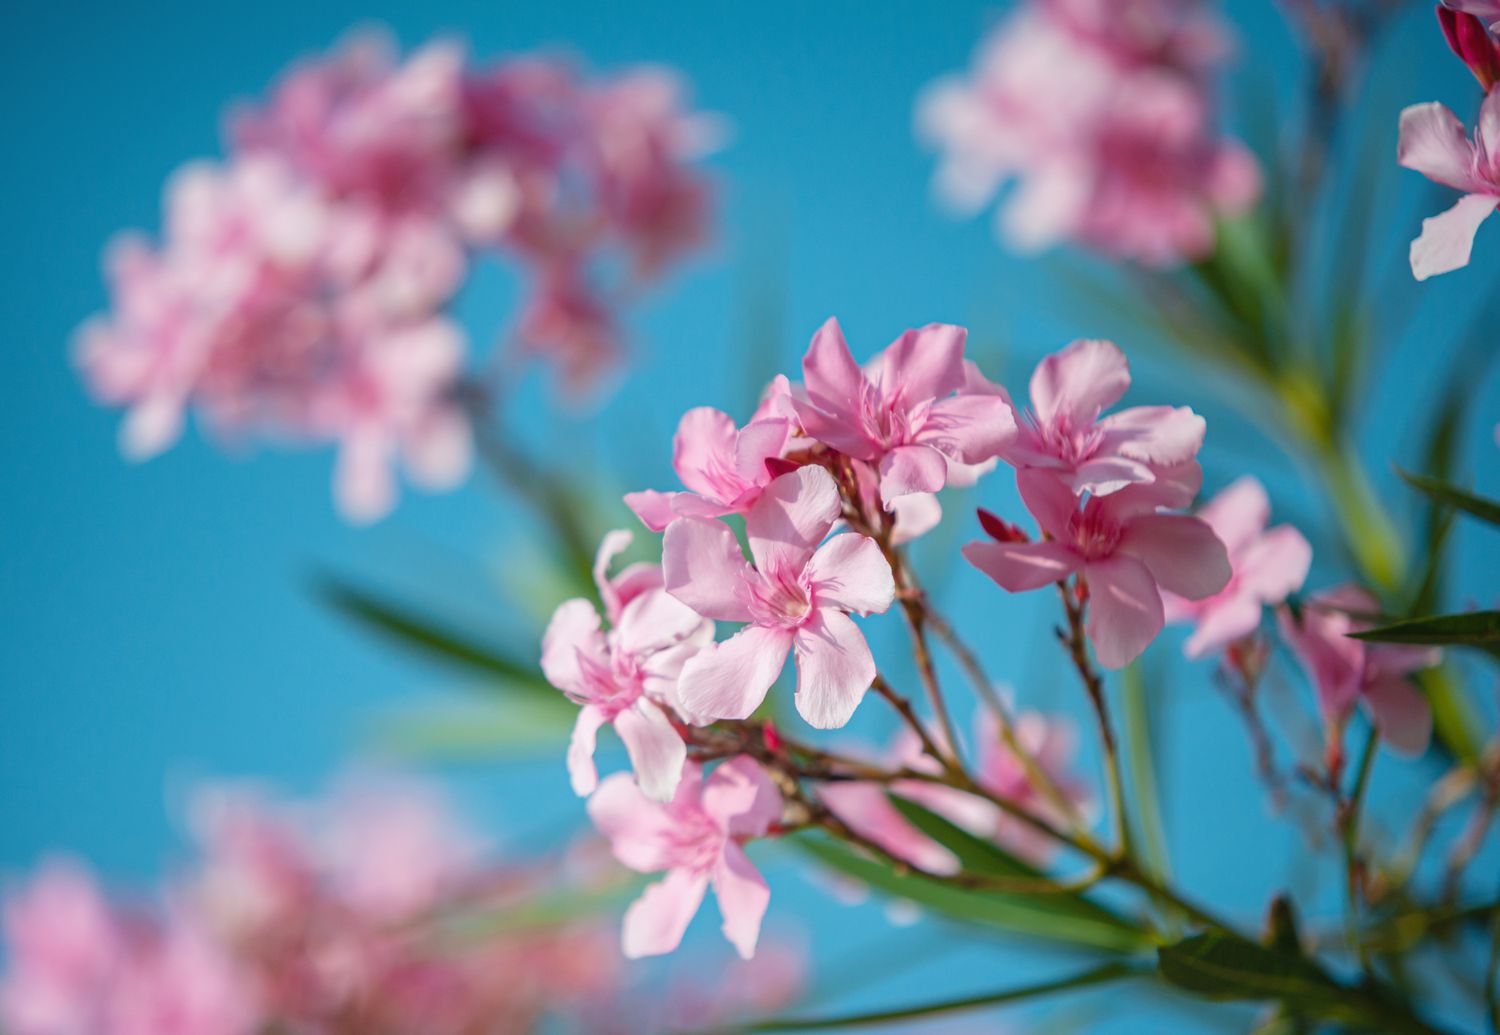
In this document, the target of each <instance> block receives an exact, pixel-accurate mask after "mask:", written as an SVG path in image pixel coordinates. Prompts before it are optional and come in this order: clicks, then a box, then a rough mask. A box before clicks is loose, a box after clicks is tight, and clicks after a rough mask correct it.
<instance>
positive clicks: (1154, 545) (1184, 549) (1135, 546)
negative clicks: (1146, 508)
mask: <svg viewBox="0 0 1500 1035" xmlns="http://www.w3.org/2000/svg"><path fill="white" fill-rule="evenodd" d="M1117 549H1119V550H1120V551H1121V552H1123V553H1128V554H1131V555H1132V556H1134V557H1137V558H1139V559H1140V560H1141V561H1143V562H1145V565H1146V567H1147V568H1148V569H1150V571H1151V576H1152V577H1153V578H1154V579H1155V580H1156V581H1157V583H1158V584H1160V585H1161V587H1162V588H1163V589H1165V590H1167V591H1169V592H1172V593H1176V594H1177V595H1178V596H1180V597H1187V598H1188V599H1189V600H1203V599H1206V598H1208V597H1211V596H1213V595H1214V594H1215V593H1218V592H1219V591H1220V590H1222V589H1223V588H1224V587H1225V586H1227V585H1229V577H1230V574H1231V570H1230V567H1229V553H1228V551H1226V550H1225V549H1224V544H1223V543H1222V542H1220V541H1219V537H1218V536H1216V535H1214V530H1213V529H1211V528H1209V527H1208V524H1207V523H1206V522H1203V521H1200V520H1199V519H1198V518H1195V517H1188V516H1186V515H1184V514H1142V515H1140V516H1139V517H1135V518H1132V519H1131V520H1130V521H1129V522H1128V523H1127V524H1126V525H1125V531H1124V534H1123V535H1122V536H1121V538H1120V544H1119V546H1118V547H1117Z"/></svg>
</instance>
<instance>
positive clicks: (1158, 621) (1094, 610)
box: [1084, 556, 1163, 669]
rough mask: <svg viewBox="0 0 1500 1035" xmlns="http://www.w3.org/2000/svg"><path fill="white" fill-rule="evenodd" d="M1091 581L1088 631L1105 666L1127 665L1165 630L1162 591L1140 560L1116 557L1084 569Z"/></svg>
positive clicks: (1095, 652)
mask: <svg viewBox="0 0 1500 1035" xmlns="http://www.w3.org/2000/svg"><path fill="white" fill-rule="evenodd" d="M1084 573H1085V575H1086V576H1087V578H1088V582H1089V618H1088V626H1087V630H1086V631H1087V632H1088V636H1089V642H1090V643H1092V644H1093V645H1094V654H1095V656H1096V657H1097V658H1098V659H1099V664H1101V665H1103V666H1104V667H1105V668H1110V669H1114V668H1124V667H1125V666H1126V665H1128V664H1130V662H1132V661H1134V660H1135V659H1136V658H1137V657H1139V656H1140V653H1141V651H1143V650H1145V649H1146V647H1147V645H1148V644H1150V642H1151V641H1152V640H1154V639H1155V638H1156V635H1157V633H1159V632H1161V627H1162V624H1163V618H1162V609H1161V593H1160V592H1158V590H1157V588H1156V580H1155V579H1153V578H1152V577H1151V572H1150V571H1148V570H1147V569H1146V566H1145V565H1144V564H1142V563H1141V562H1140V561H1137V560H1135V559H1133V558H1130V557H1121V556H1115V557H1112V558H1110V559H1109V560H1105V561H1095V562H1093V563H1091V564H1089V565H1088V567H1087V568H1085V569H1084Z"/></svg>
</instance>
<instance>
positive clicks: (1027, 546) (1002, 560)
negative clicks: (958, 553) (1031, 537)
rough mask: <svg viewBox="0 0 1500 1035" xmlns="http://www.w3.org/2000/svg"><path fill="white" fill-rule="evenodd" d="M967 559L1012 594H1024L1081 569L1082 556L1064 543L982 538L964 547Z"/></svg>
mask: <svg viewBox="0 0 1500 1035" xmlns="http://www.w3.org/2000/svg"><path fill="white" fill-rule="evenodd" d="M962 552H963V555H964V559H965V560H967V561H968V562H969V563H970V564H972V565H974V567H976V568H978V569H979V570H980V571H982V572H984V573H985V574H986V575H988V576H989V577H990V578H992V579H994V580H995V582H996V583H997V584H998V585H999V586H1000V588H1001V589H1003V590H1005V591H1006V592H1009V593H1024V592H1026V591H1027V590H1030V589H1040V588H1041V587H1043V586H1047V585H1050V584H1052V583H1054V582H1060V581H1061V580H1063V579H1065V578H1067V577H1068V576H1069V575H1071V574H1073V572H1075V571H1077V570H1078V566H1079V563H1080V560H1079V557H1078V555H1077V554H1075V553H1074V552H1073V551H1072V550H1069V549H1068V548H1067V547H1065V546H1063V545H1062V544H1061V543H1053V542H1041V543H993V542H986V541H984V540H980V541H978V542H973V543H969V544H968V545H967V546H965V547H964V548H963V551H962Z"/></svg>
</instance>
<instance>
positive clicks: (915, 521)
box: [887, 467, 952, 546]
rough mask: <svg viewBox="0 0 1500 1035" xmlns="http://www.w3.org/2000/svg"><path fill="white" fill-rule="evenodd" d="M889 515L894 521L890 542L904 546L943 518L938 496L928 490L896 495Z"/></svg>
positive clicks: (950, 469) (934, 526) (931, 528)
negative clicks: (894, 526)
mask: <svg viewBox="0 0 1500 1035" xmlns="http://www.w3.org/2000/svg"><path fill="white" fill-rule="evenodd" d="M949 481H950V483H951V481H952V468H951V467H950V468H949ZM887 509H888V510H890V512H891V517H892V518H893V520H894V521H895V525H896V528H895V531H893V532H892V533H891V544H892V545H894V546H904V545H906V544H907V543H909V542H911V541H913V540H914V539H919V538H921V537H922V536H924V535H926V534H927V533H928V532H931V531H932V530H933V529H934V528H936V527H937V526H938V522H940V521H942V520H943V506H942V504H940V503H939V502H938V498H937V497H936V496H934V495H933V494H932V493H930V492H913V493H910V494H908V495H906V496H897V497H896V498H895V499H894V500H892V501H891V505H890V507H888V508H887Z"/></svg>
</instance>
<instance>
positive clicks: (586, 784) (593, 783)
mask: <svg viewBox="0 0 1500 1035" xmlns="http://www.w3.org/2000/svg"><path fill="white" fill-rule="evenodd" d="M607 721H608V720H607V719H605V717H604V712H602V711H600V710H599V709H598V708H595V707H594V706H593V705H591V704H586V705H584V706H583V707H582V708H580V709H578V721H577V722H575V723H574V724H573V736H572V738H571V739H570V740H569V741H568V777H569V779H570V780H571V782H572V784H573V793H574V794H576V795H578V796H579V797H580V798H586V797H588V796H589V795H590V794H593V793H594V789H595V788H596V787H598V786H599V770H598V769H596V768H595V767H594V747H595V744H596V743H597V742H598V736H597V734H598V733H599V727H600V726H603V725H604V724H605V722H607Z"/></svg>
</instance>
